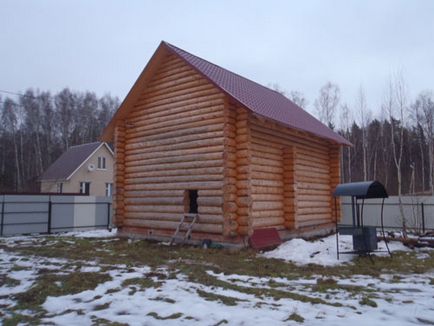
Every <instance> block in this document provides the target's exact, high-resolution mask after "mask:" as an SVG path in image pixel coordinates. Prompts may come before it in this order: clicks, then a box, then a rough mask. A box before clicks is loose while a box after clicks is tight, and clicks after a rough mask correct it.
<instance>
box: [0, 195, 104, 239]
mask: <svg viewBox="0 0 434 326" xmlns="http://www.w3.org/2000/svg"><path fill="white" fill-rule="evenodd" d="M111 219H112V209H111V198H110V197H94V196H70V195H69V196H68V195H19V194H17V195H15V194H14V195H1V196H0V236H10V235H18V234H33V233H55V232H66V231H76V230H89V229H98V228H109V227H110V226H111Z"/></svg>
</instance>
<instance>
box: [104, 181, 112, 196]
mask: <svg viewBox="0 0 434 326" xmlns="http://www.w3.org/2000/svg"><path fill="white" fill-rule="evenodd" d="M112 189H113V183H106V184H105V195H106V196H107V197H110V196H111V195H112Z"/></svg>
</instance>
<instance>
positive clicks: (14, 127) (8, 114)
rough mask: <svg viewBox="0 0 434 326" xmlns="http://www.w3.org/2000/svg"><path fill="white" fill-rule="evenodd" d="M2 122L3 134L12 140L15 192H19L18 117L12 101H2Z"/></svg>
mask: <svg viewBox="0 0 434 326" xmlns="http://www.w3.org/2000/svg"><path fill="white" fill-rule="evenodd" d="M2 122H3V126H4V130H5V132H7V133H9V134H10V135H11V138H12V144H13V147H14V150H13V155H14V161H15V190H16V191H20V190H21V189H22V181H23V180H22V169H21V164H20V158H19V147H18V139H17V134H18V128H19V122H18V116H17V105H16V103H15V102H14V101H12V100H11V99H9V98H7V99H6V100H5V101H4V105H3V112H2Z"/></svg>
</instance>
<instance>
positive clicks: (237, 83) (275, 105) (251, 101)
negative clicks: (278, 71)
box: [162, 42, 351, 145]
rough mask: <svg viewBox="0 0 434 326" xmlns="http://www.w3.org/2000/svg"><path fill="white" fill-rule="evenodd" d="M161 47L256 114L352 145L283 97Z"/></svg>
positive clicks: (181, 52)
mask: <svg viewBox="0 0 434 326" xmlns="http://www.w3.org/2000/svg"><path fill="white" fill-rule="evenodd" d="M162 44H164V45H165V46H166V47H167V48H168V49H169V50H170V51H171V52H172V53H174V54H176V55H178V56H179V57H180V58H182V59H183V60H184V61H185V62H187V63H188V64H189V65H190V66H191V67H193V68H194V69H195V70H197V71H198V72H199V73H201V74H202V75H203V76H204V77H206V78H207V79H208V80H210V81H211V82H212V83H213V84H214V85H215V86H217V87H218V88H220V89H221V90H222V91H223V92H225V93H226V94H228V95H229V96H231V97H232V98H233V99H235V100H236V101H237V102H239V103H241V104H242V105H244V106H245V107H246V108H248V109H250V110H251V111H253V112H254V113H256V114H258V115H261V116H264V117H266V118H270V119H272V120H275V121H277V122H280V123H282V124H284V125H286V126H288V127H291V128H294V129H298V130H302V131H307V132H309V133H312V134H314V135H316V136H319V137H321V138H326V139H329V140H332V141H334V142H337V143H339V144H344V145H351V143H350V142H349V141H347V140H346V139H345V138H343V137H342V136H340V135H339V134H337V133H335V132H334V131H333V130H331V129H330V128H328V127H327V126H326V125H324V124H323V123H321V122H320V121H318V120H317V119H316V118H315V117H313V116H312V115H310V114H309V113H308V112H306V111H305V110H303V109H302V108H300V107H299V106H298V105H296V104H295V103H293V102H292V101H290V100H289V99H288V98H286V97H285V96H283V95H282V94H280V93H278V92H276V91H273V90H271V89H269V88H267V87H264V86H262V85H260V84H258V83H256V82H254V81H251V80H249V79H247V78H244V77H242V76H240V75H237V74H235V73H233V72H231V71H229V70H226V69H224V68H222V67H219V66H217V65H215V64H213V63H211V62H209V61H206V60H204V59H202V58H199V57H197V56H195V55H193V54H191V53H188V52H186V51H184V50H182V49H180V48H178V47H176V46H174V45H172V44H169V43H167V42H162Z"/></svg>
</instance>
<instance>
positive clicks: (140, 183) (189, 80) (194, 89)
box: [116, 55, 227, 235]
mask: <svg viewBox="0 0 434 326" xmlns="http://www.w3.org/2000/svg"><path fill="white" fill-rule="evenodd" d="M224 103H225V97H224V95H223V94H222V93H221V92H220V91H219V90H218V89H217V88H215V87H214V86H213V85H212V84H211V83H209V82H208V81H207V80H205V79H204V78H203V77H201V76H200V75H199V74H198V73H197V72H196V71H195V70H193V69H192V68H191V67H189V66H188V65H186V64H185V63H184V62H183V61H182V60H180V59H179V58H177V57H175V56H174V55H171V56H169V57H168V58H167V59H166V60H165V61H163V63H162V64H161V66H160V68H159V69H158V70H157V72H156V73H155V75H154V76H153V78H152V79H151V81H150V82H149V84H148V86H147V87H146V90H145V91H144V92H143V94H142V95H141V96H140V98H139V99H138V101H137V103H136V104H135V106H134V108H133V110H132V111H131V112H130V113H129V115H128V117H127V119H126V121H125V126H126V128H125V145H124V148H125V149H124V151H125V164H124V165H125V167H124V181H123V184H122V186H121V187H122V188H123V189H124V193H123V196H122V197H119V198H118V197H117V198H116V201H117V202H118V201H119V202H120V201H121V200H122V201H123V202H124V203H125V206H124V208H123V211H121V210H119V211H117V214H118V213H119V214H121V213H122V214H123V226H124V228H126V229H127V230H128V228H129V229H131V230H134V229H135V228H142V231H143V230H148V232H152V230H154V229H156V230H166V231H167V232H166V233H167V234H172V233H173V230H174V229H175V228H176V226H177V225H178V223H179V220H180V218H181V217H182V215H183V213H184V191H185V190H187V189H193V190H196V189H197V190H198V205H199V215H200V220H199V222H198V223H197V224H196V225H195V227H194V229H193V230H194V232H193V233H195V232H204V233H211V234H219V235H221V234H222V232H223V222H224V217H223V185H224V179H225V178H224V171H225V170H224V168H225V167H224V160H223V153H224V143H225V141H224V139H225V138H224V126H225V119H227V118H226V117H225V113H224ZM119 145H120V146H121V147H116V149H117V150H118V151H122V149H121V148H122V144H121V143H119ZM117 177H118V176H117ZM119 177H120V176H119ZM122 198H123V199H122Z"/></svg>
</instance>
